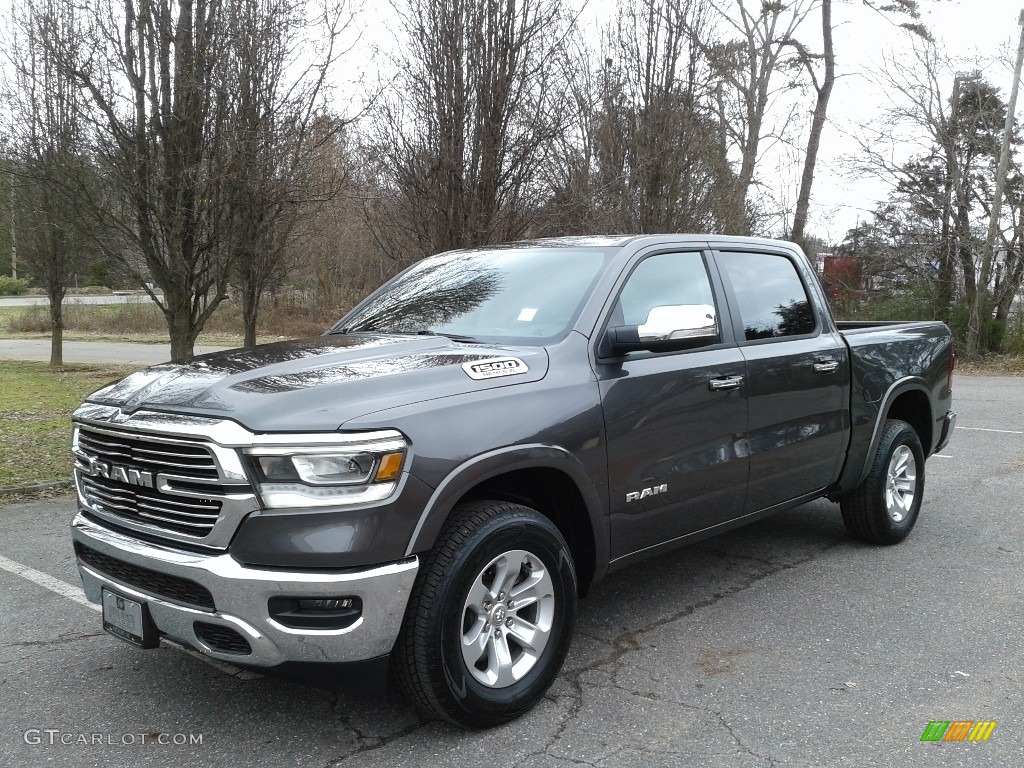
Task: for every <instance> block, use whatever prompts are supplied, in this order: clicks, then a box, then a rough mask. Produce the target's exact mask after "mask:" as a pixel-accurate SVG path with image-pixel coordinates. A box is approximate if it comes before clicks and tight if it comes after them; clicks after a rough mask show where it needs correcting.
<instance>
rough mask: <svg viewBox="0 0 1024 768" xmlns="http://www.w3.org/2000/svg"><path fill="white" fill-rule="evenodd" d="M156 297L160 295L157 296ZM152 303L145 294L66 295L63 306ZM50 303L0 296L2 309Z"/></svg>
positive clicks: (32, 297)
mask: <svg viewBox="0 0 1024 768" xmlns="http://www.w3.org/2000/svg"><path fill="white" fill-rule="evenodd" d="M157 295H158V296H159V295H160V294H157ZM149 301H152V299H150V298H149V295H148V294H145V293H101V294H88V295H81V296H76V295H71V294H69V295H67V296H65V297H64V302H63V303H64V304H144V303H146V302H149ZM49 303H50V300H49V299H48V298H47V297H46V296H0V308H3V307H37V306H39V307H45V306H47V305H48V304H49Z"/></svg>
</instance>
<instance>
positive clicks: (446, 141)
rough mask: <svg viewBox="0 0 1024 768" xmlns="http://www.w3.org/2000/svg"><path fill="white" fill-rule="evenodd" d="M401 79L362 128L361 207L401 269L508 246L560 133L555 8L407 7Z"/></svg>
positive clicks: (439, 1) (446, 1)
mask: <svg viewBox="0 0 1024 768" xmlns="http://www.w3.org/2000/svg"><path fill="white" fill-rule="evenodd" d="M395 10H396V13H397V15H398V19H399V20H400V24H401V27H402V31H403V34H404V46H405V47H404V52H403V54H402V55H401V57H400V61H399V62H398V64H399V69H400V74H399V75H398V77H397V80H396V81H395V84H394V88H393V89H392V91H391V93H390V95H389V96H388V97H387V98H385V99H384V100H382V102H381V103H380V105H379V106H378V109H377V110H376V111H375V114H374V118H373V121H372V126H371V128H370V131H369V134H370V135H369V141H370V143H371V145H372V148H373V151H372V157H373V159H374V162H375V165H376V166H377V167H378V168H379V170H380V174H381V176H380V178H379V182H378V184H379V187H378V195H377V198H376V200H374V201H373V202H372V203H371V204H369V205H368V211H369V213H370V218H371V221H373V222H374V231H375V233H376V235H377V237H378V239H379V241H380V243H381V247H382V248H383V249H384V250H385V251H386V252H387V253H389V254H391V255H392V256H393V257H394V258H396V260H398V261H408V260H409V258H410V256H412V258H415V257H418V256H422V255H426V254H429V253H434V252H437V251H442V250H447V249H450V248H459V247H465V246H471V245H483V244H486V243H492V242H498V241H502V240H508V239H515V238H517V237H520V236H521V235H522V234H523V233H525V232H526V231H527V229H528V227H529V225H530V221H531V218H532V211H533V210H534V205H533V199H534V197H535V195H536V193H537V192H538V189H537V187H536V180H537V179H538V176H539V169H540V167H541V165H542V164H543V162H544V161H545V148H546V146H547V145H548V144H549V143H550V141H551V139H552V137H554V136H557V135H558V134H559V132H560V131H561V130H562V121H563V119H564V118H563V116H562V114H560V108H559V105H558V104H557V103H556V102H555V101H554V100H553V96H554V93H553V88H552V82H553V78H552V75H551V74H550V72H549V71H548V66H547V62H548V59H549V56H551V54H552V52H553V51H554V50H556V49H557V48H558V46H559V45H560V42H561V39H562V35H563V30H564V29H565V27H566V21H565V19H564V11H563V8H562V5H561V1H560V0H507V1H506V2H493V1H491V0H408V2H407V3H404V4H402V5H399V6H396V7H395Z"/></svg>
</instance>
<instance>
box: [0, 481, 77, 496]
mask: <svg viewBox="0 0 1024 768" xmlns="http://www.w3.org/2000/svg"><path fill="white" fill-rule="evenodd" d="M73 488H74V484H73V483H72V482H71V480H50V481H49V482H46V483H29V484H28V485H15V486H11V487H10V488H0V499H3V498H5V497H7V496H17V495H19V494H22V493H42V492H43V491H56V490H67V491H71V490H72V489H73Z"/></svg>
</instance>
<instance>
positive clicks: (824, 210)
mask: <svg viewBox="0 0 1024 768" xmlns="http://www.w3.org/2000/svg"><path fill="white" fill-rule="evenodd" d="M15 1H16V0H15ZM228 1H230V0H228ZM577 1H578V2H582V0H577ZM11 2H12V0H0V18H2V19H3V26H6V17H7V15H8V13H9V9H10V6H11ZM356 2H357V4H358V2H359V0H356ZM723 2H724V3H726V4H728V3H729V2H731V0H723ZM745 2H750V3H754V2H759V0H745ZM589 3H590V4H592V5H591V7H599V8H600V7H610V6H612V5H613V0H589ZM920 3H921V6H922V10H923V11H924V14H923V19H922V21H923V22H924V23H925V24H926V25H927V26H928V27H929V28H930V29H931V30H932V33H933V35H934V37H935V38H936V39H937V40H939V41H941V42H942V43H943V45H944V46H945V48H946V49H947V51H948V52H949V53H950V54H951V55H953V56H957V57H962V58H963V59H964V61H963V64H962V66H958V67H957V68H958V69H976V68H979V69H982V70H983V72H984V74H985V76H986V77H987V78H988V79H990V80H991V81H992V82H993V83H994V84H995V85H996V86H998V87H1000V88H1001V89H1002V90H1003V93H1004V97H1005V95H1006V94H1007V93H1008V91H1009V86H1010V80H1011V78H1012V66H1013V62H1012V57H1013V55H1014V53H1015V51H1016V42H1017V36H1018V34H1019V27H1018V26H1017V18H1018V16H1019V14H1020V10H1021V8H1024V0H920ZM363 9H364V10H363V12H362V14H361V16H360V19H359V20H358V22H357V24H358V23H362V24H365V25H366V29H365V32H364V33H363V36H362V41H361V43H360V44H359V45H358V46H357V47H356V49H354V50H353V51H352V52H351V53H350V54H349V56H348V57H347V58H346V60H344V61H342V62H341V65H340V68H341V69H343V70H346V71H347V73H348V75H352V74H353V73H354V72H356V71H358V70H362V72H363V73H364V74H367V75H370V76H372V73H371V72H370V71H369V70H368V67H372V66H373V56H372V53H371V51H370V48H371V45H372V43H374V42H376V43H378V44H381V45H386V44H387V41H388V40H389V39H390V38H391V35H392V34H393V33H394V18H393V12H392V11H391V9H390V5H389V4H388V3H386V1H385V0H365V2H364V4H363ZM385 9H386V10H385ZM833 14H834V22H835V25H836V30H835V47H836V57H837V74H838V75H839V79H838V80H837V82H836V87H835V90H834V91H833V94H832V100H831V103H830V106H829V118H830V123H829V125H828V126H827V127H826V129H825V134H824V136H823V139H822V149H821V153H820V155H819V162H818V171H817V175H816V177H815V184H814V193H813V199H812V210H811V222H810V227H809V229H810V232H812V233H813V234H817V235H821V236H824V237H826V239H829V240H831V241H832V242H838V241H840V240H842V238H843V235H844V234H845V232H846V230H847V229H849V228H851V227H853V226H854V225H855V224H856V222H857V221H858V219H859V220H865V219H866V218H868V217H869V215H870V212H871V211H872V210H873V209H874V208H875V206H876V204H877V203H878V202H879V201H881V200H884V199H885V198H886V196H887V193H888V189H889V188H888V187H887V186H886V185H885V184H883V183H881V182H879V181H877V180H871V179H857V178H854V177H852V175H851V174H850V173H849V172H848V171H847V170H845V169H844V168H843V163H842V161H843V157H844V156H847V155H850V154H851V153H853V152H854V151H855V150H856V144H855V142H853V140H852V139H851V138H850V137H849V136H848V135H846V134H848V133H849V132H851V131H855V129H856V126H857V124H862V123H864V122H866V121H870V120H871V119H872V118H873V117H874V116H875V115H879V114H880V113H881V109H882V106H883V102H884V101H885V94H884V93H880V92H879V91H878V89H877V87H876V86H874V85H873V84H872V83H871V82H870V79H869V77H868V74H869V73H870V70H871V69H872V67H875V66H877V65H878V63H879V62H880V61H881V59H882V57H883V55H885V56H888V57H889V58H891V59H894V60H895V61H900V60H901V59H902V58H903V56H904V55H905V51H906V50H907V48H908V46H909V43H908V38H907V35H906V33H904V32H902V31H900V30H898V29H896V28H894V27H893V26H892V25H891V24H889V23H887V22H885V21H884V20H882V19H881V18H880V17H879V16H878V15H876V14H874V13H873V12H870V11H866V10H865V9H864V8H863V6H862V5H861V2H860V0H837V2H836V3H835V8H834V11H833ZM818 18H820V17H814V16H812V17H811V18H809V19H808V20H807V21H806V22H805V24H804V26H803V27H802V29H801V32H800V37H801V39H802V40H804V41H806V43H807V45H808V46H809V47H811V48H812V49H816V48H819V47H820V22H819V21H818ZM901 52H903V53H901ZM0 53H2V52H0ZM0 66H3V56H2V55H0ZM342 79H343V80H344V79H345V77H344V76H342ZM951 79H952V75H950V83H947V84H945V87H946V88H947V89H948V87H949V85H950V84H951ZM340 90H341V89H339V92H340ZM336 107H337V108H339V111H341V112H345V111H346V110H345V109H344V107H343V105H341V104H338V105H336ZM812 108H813V96H812V95H811V94H808V95H807V96H806V111H807V114H808V115H809V113H810V110H811V109H812ZM1022 109H1024V94H1022V98H1021V99H1020V100H1019V101H1018V110H1017V112H1018V115H1020V113H1021V111H1022ZM797 141H798V143H799V144H800V145H801V150H800V152H801V154H800V156H799V157H795V155H794V150H792V149H788V148H786V147H784V146H778V147H776V148H775V150H774V151H773V152H772V153H771V155H770V156H769V157H766V158H765V162H764V165H763V166H762V167H761V168H760V169H759V175H760V177H761V178H762V179H765V180H768V182H769V186H770V187H771V189H772V194H773V195H775V196H776V197H777V198H781V199H784V200H790V201H792V200H794V199H795V197H796V191H797V186H798V181H799V172H800V169H799V166H798V164H797V162H794V159H795V160H796V161H798V162H802V144H803V143H804V141H805V138H804V137H801V138H799V139H798V140H797Z"/></svg>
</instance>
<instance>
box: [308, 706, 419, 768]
mask: <svg viewBox="0 0 1024 768" xmlns="http://www.w3.org/2000/svg"><path fill="white" fill-rule="evenodd" d="M341 703H342V701H341V696H339V695H338V694H337V693H330V694H328V696H327V704H328V706H329V707H330V710H331V711H332V712H333V713H334V714H335V716H336V717H337V718H338V720H340V721H341V725H342V726H343V727H345V728H348V730H350V731H351V732H352V734H353V735H354V736H355V740H356V747H355V749H353V750H352V751H351V752H349V753H348V754H347V755H344V756H342V757H336V758H333V759H331V760H329V761H328V762H327V765H326V766H325V768H336V766H339V765H342V764H343V763H345V762H346V761H348V760H351V759H352V758H354V757H356V756H358V755H365V754H367V753H368V752H375V751H377V750H378V749H383V748H384V747H386V746H388V745H389V744H391V742H393V741H397V740H399V739H404V738H405V737H406V736H410V735H412V734H413V733H415V732H416V731H419V730H423V729H425V728H427V727H428V726H429V725H430V721H426V720H423V719H422V718H421V717H420V716H419V714H417V721H416V722H415V723H410V724H409V725H407V726H406V727H405V728H400V729H399V730H397V731H395V732H394V733H391V734H388V735H385V736H375V735H372V734H366V733H364V732H363V730H362V729H361V728H359V727H358V726H357V725H355V724H353V722H352V720H351V718H350V717H348V716H347V715H346V714H345V713H344V712H342V711H341V709H340V706H341Z"/></svg>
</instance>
